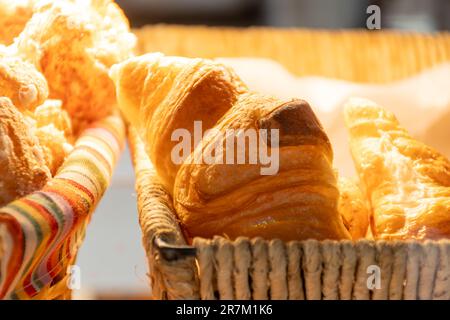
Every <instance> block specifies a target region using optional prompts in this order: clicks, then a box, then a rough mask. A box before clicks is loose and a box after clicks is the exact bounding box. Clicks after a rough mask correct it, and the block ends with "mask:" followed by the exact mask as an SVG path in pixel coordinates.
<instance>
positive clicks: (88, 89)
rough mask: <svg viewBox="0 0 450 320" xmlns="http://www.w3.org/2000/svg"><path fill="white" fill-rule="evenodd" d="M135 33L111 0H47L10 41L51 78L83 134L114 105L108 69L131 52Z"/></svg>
mask: <svg viewBox="0 0 450 320" xmlns="http://www.w3.org/2000/svg"><path fill="white" fill-rule="evenodd" d="M134 44H135V37H134V36H133V35H132V34H131V32H130V30H129V24H128V20H127V18H126V17H125V15H124V14H123V12H122V10H121V9H120V8H119V6H118V5H117V4H116V3H114V1H111V0H90V1H78V0H64V1H42V2H38V3H37V4H36V5H35V7H34V13H33V16H32V17H31V19H30V20H29V21H28V23H27V24H26V25H25V28H24V30H23V31H22V32H21V33H20V35H19V36H18V37H17V38H16V39H15V41H14V43H13V44H12V45H11V47H12V49H14V50H16V52H17V54H18V55H20V56H21V57H22V58H23V59H25V60H27V61H29V62H31V63H32V64H34V65H35V66H36V67H37V68H38V70H40V71H41V72H42V73H43V74H44V76H45V77H46V79H47V81H48V85H49V88H50V98H52V99H59V100H62V102H63V106H64V108H65V109H66V110H67V112H68V113H69V115H70V117H71V118H72V119H73V127H74V132H75V133H76V134H78V133H79V132H80V131H81V130H82V129H83V128H84V127H85V126H86V125H87V124H88V123H90V122H92V121H94V120H98V119H101V118H103V117H105V116H106V115H108V114H110V113H111V112H112V110H113V108H114V106H115V103H116V99H115V95H114V84H113V83H112V81H111V80H110V78H109V77H108V71H109V68H110V67H111V66H112V65H113V64H115V63H117V62H119V61H121V60H123V59H126V58H128V57H130V56H131V54H132V49H133V46H134Z"/></svg>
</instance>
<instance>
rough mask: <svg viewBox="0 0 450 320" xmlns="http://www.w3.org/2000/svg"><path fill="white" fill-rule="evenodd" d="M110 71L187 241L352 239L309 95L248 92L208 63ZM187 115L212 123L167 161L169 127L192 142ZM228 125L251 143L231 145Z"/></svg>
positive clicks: (158, 63)
mask: <svg viewBox="0 0 450 320" xmlns="http://www.w3.org/2000/svg"><path fill="white" fill-rule="evenodd" d="M110 74H111V77H112V78H113V79H114V81H115V83H116V92H117V97H118V101H119V108H120V109H121V110H122V112H123V113H124V115H125V116H126V117H127V119H128V120H129V121H130V123H131V124H132V125H133V126H135V127H136V128H137V129H138V132H139V134H140V136H141V138H142V140H143V141H144V143H145V144H146V151H147V153H148V154H149V156H150V158H151V160H152V162H153V164H154V166H155V168H156V170H157V173H158V175H160V176H161V178H162V179H163V180H164V182H165V184H166V186H167V188H168V190H170V191H171V192H172V193H173V199H174V206H175V208H176V211H177V214H178V217H179V219H180V221H181V224H182V226H183V228H184V230H185V232H186V235H187V237H188V238H192V237H195V236H202V237H212V236H214V235H224V236H227V237H229V238H236V237H238V236H249V237H253V236H261V237H264V238H267V239H271V238H280V239H283V240H293V239H298V240H301V239H308V238H315V239H349V238H350V235H349V233H348V231H347V230H346V229H345V226H344V224H343V221H342V218H341V217H340V215H339V213H338V211H337V200H338V196H339V192H338V189H337V185H336V178H335V174H334V172H333V170H332V166H331V163H332V157H333V155H332V149H331V145H330V142H329V140H328V137H327V135H326V134H325V132H324V131H323V129H322V127H321V125H320V123H319V121H318V120H317V118H316V116H315V115H314V113H313V111H312V109H311V108H310V106H309V105H308V104H307V103H306V102H304V101H302V100H286V101H282V100H279V99H276V98H273V97H267V96H263V95H260V94H257V93H254V92H250V91H248V89H247V88H246V86H245V85H244V84H243V83H242V81H241V80H240V79H239V78H238V77H237V76H236V75H235V74H234V72H233V71H232V70H230V69H229V68H227V67H224V66H222V65H220V64H218V63H216V62H213V61H210V60H202V59H186V58H175V57H165V56H163V55H161V54H150V55H144V56H141V57H136V58H132V59H130V60H127V61H125V62H123V63H121V64H119V65H116V66H114V67H113V68H112V70H111V73H110ZM194 121H201V122H202V125H203V128H202V129H203V130H205V129H210V130H209V131H208V133H206V132H205V135H204V136H203V137H202V138H201V139H200V141H198V142H197V143H195V141H194V143H188V146H189V147H188V148H187V149H188V152H186V153H187V156H186V157H184V158H183V161H182V162H181V163H179V164H174V161H173V156H174V153H173V150H174V149H177V146H179V143H180V141H179V140H178V141H175V142H174V141H172V140H173V139H171V138H173V136H172V134H173V132H175V131H176V130H177V129H181V130H182V133H187V136H189V138H188V139H187V140H189V142H192V141H191V137H192V136H194V140H195V133H196V132H195V131H196V130H197V129H198V128H196V127H195V124H194ZM231 131H233V132H237V133H238V135H237V136H236V137H235V138H236V139H237V140H238V139H239V137H240V136H239V133H242V134H243V135H244V136H241V142H243V143H244V144H247V143H248V144H250V142H246V141H247V140H246V139H247V138H246V137H245V135H246V134H247V132H248V133H250V135H251V133H253V136H254V137H255V138H256V141H257V148H256V149H255V148H252V147H251V146H249V147H248V148H245V147H244V148H239V144H238V143H231V144H229V143H228V141H233V140H230V139H229V136H230V135H229V132H231ZM227 137H228V138H227ZM233 139H234V138H233ZM242 139H243V140H242ZM248 139H251V138H248ZM254 141H255V140H254ZM240 146H241V147H242V146H243V145H242V144H241V145H240ZM263 149H265V151H267V153H265V154H266V156H268V157H269V158H271V160H273V161H274V162H276V163H277V165H276V166H274V167H276V168H275V170H272V169H274V168H272V164H273V162H268V161H267V160H268V159H267V158H264V157H261V154H262V152H261V150H263ZM220 150H222V152H220ZM184 151H185V150H184V149H183V152H182V153H183V154H184ZM175 154H177V152H175ZM239 159H240V160H242V161H241V162H239ZM252 159H253V160H252ZM225 160H227V161H228V160H230V161H231V164H230V163H228V162H227V161H225ZM264 169H266V170H268V171H264ZM263 171H264V172H265V173H264V174H263ZM269 171H270V172H269Z"/></svg>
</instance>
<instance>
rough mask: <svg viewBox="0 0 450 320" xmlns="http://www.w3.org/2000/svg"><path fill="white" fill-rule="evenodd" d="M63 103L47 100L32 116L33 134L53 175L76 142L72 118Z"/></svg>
mask: <svg viewBox="0 0 450 320" xmlns="http://www.w3.org/2000/svg"><path fill="white" fill-rule="evenodd" d="M61 105H62V104H61V101H60V100H47V101H45V103H44V104H43V105H41V106H39V107H37V108H36V110H35V112H34V113H33V114H32V115H31V116H30V117H31V119H30V120H31V121H30V122H32V126H33V128H34V129H33V130H32V131H33V134H34V135H36V137H37V138H38V140H39V144H40V146H41V147H42V149H43V152H44V158H45V162H46V164H47V166H48V167H49V169H50V172H51V173H52V175H53V176H54V175H55V174H56V172H57V171H58V169H59V167H60V166H61V165H62V164H63V162H64V160H65V159H66V157H67V155H68V154H69V153H70V151H72V149H73V146H72V143H73V142H74V137H73V135H72V126H71V121H70V118H69V116H68V114H67V112H66V111H65V110H63V109H62V107H61Z"/></svg>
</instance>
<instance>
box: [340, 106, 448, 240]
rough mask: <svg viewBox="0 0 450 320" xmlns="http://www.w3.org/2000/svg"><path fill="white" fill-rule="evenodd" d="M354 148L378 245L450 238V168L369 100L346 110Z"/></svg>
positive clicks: (353, 152) (435, 153) (431, 150)
mask: <svg viewBox="0 0 450 320" xmlns="http://www.w3.org/2000/svg"><path fill="white" fill-rule="evenodd" d="M344 112H345V122H346V126H347V127H348V129H349V132H350V148H351V152H352V156H353V159H354V162H355V166H356V170H357V172H358V174H359V178H360V181H361V183H362V185H363V187H364V189H365V190H364V191H365V192H366V194H367V196H368V197H369V200H370V204H371V208H372V211H373V212H372V214H373V219H374V221H373V230H372V232H373V235H374V237H375V238H378V239H419V240H422V239H441V238H448V237H450V162H449V160H448V159H446V158H445V157H444V156H442V155H441V154H439V153H438V152H437V151H436V150H434V149H432V148H431V147H429V146H427V145H425V144H424V143H422V142H419V141H417V140H415V139H414V138H412V137H411V136H410V135H409V134H408V132H407V131H406V130H405V129H404V128H402V127H401V126H400V124H399V122H398V121H397V119H396V118H395V116H394V115H393V114H392V113H391V112H389V111H387V110H385V109H383V108H382V107H380V106H378V105H376V104H375V103H374V102H371V101H368V100H364V99H352V100H350V101H349V102H348V103H347V105H346V106H345V111H344Z"/></svg>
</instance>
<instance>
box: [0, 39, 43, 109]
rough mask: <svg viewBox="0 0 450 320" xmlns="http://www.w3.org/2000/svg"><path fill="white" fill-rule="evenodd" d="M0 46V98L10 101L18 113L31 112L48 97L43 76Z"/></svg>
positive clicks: (33, 67)
mask: <svg viewBox="0 0 450 320" xmlns="http://www.w3.org/2000/svg"><path fill="white" fill-rule="evenodd" d="M10 51H11V50H9V48H7V47H4V46H1V45H0V96H2V97H8V98H10V99H11V101H12V103H13V104H14V106H15V107H17V108H18V109H19V110H20V111H22V112H23V111H26V110H29V111H33V110H34V109H35V108H36V107H37V106H38V105H40V104H42V103H43V102H44V101H45V99H47V97H48V86H47V81H46V80H45V78H44V76H43V75H42V74H41V73H40V72H39V71H38V70H37V69H36V68H35V66H34V65H32V64H31V63H28V62H25V61H23V60H22V59H20V58H19V57H16V56H13V53H11V52H10Z"/></svg>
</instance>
